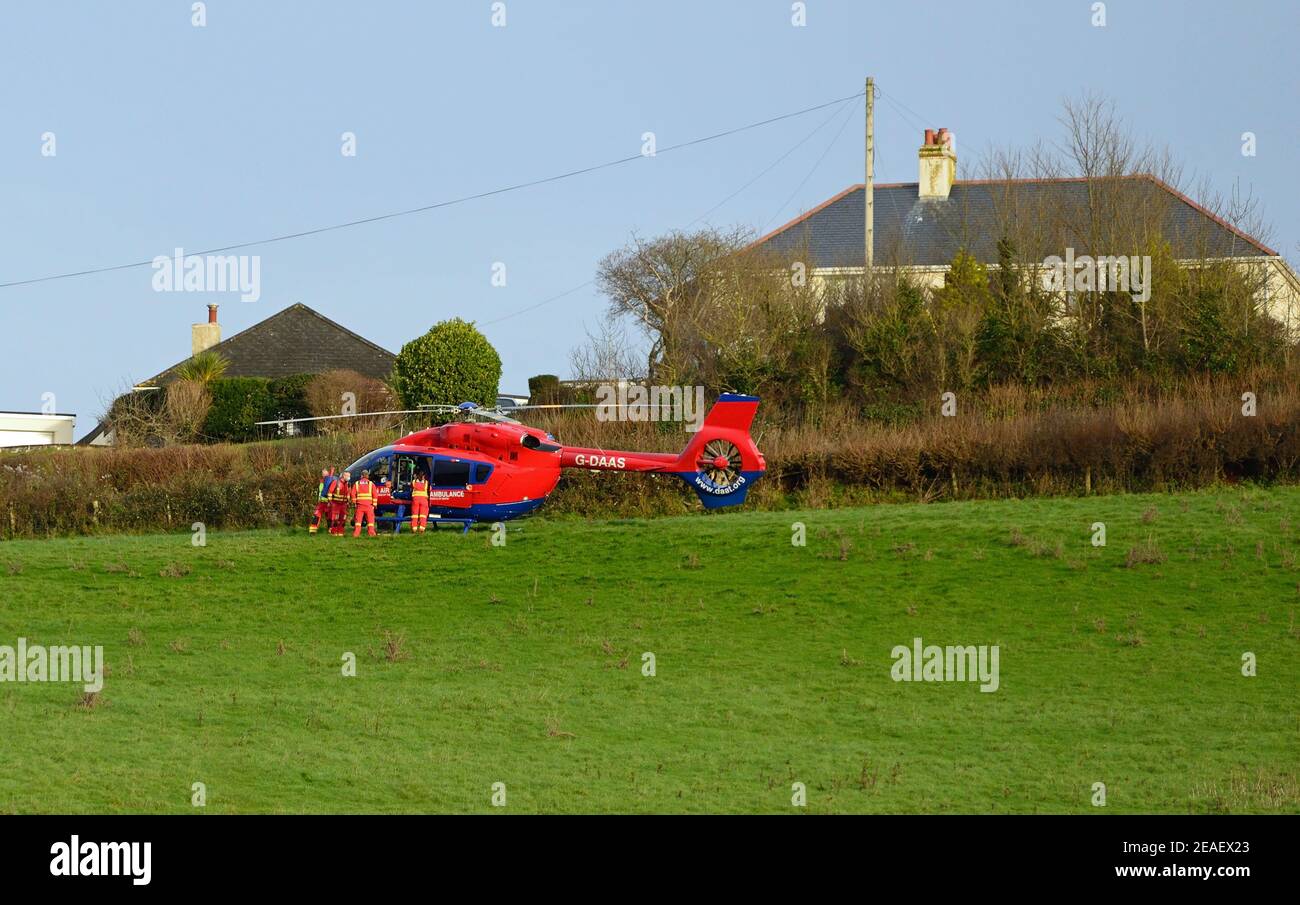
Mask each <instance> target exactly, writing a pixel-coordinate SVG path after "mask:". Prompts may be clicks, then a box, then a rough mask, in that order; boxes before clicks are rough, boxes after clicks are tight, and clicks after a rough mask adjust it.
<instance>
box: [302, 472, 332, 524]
mask: <svg viewBox="0 0 1300 905" xmlns="http://www.w3.org/2000/svg"><path fill="white" fill-rule="evenodd" d="M333 484H334V469H332V468H322V469H321V472H320V483H319V484H317V485H316V512H315V514H314V515H312V517H311V524H310V525H308V526H307V532H308V533H309V534H315V533H316V529H317V528H319V527H320V526H321V522H324V523H325V527H326V528H327V529H328V528H329V525H330V510H331V508H332V506H333V504H332V503H331V502H330V488H331V486H332V485H333Z"/></svg>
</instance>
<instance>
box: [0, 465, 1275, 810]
mask: <svg viewBox="0 0 1300 905" xmlns="http://www.w3.org/2000/svg"><path fill="white" fill-rule="evenodd" d="M796 521H799V522H803V523H804V524H805V525H806V526H807V546H806V547H802V548H801V547H796V546H793V545H792V544H791V537H792V528H791V524H792V522H796ZM1094 522H1104V523H1105V524H1106V532H1107V545H1106V546H1105V547H1100V548H1099V547H1094V546H1093V545H1092V544H1091V543H1090V538H1091V525H1092V524H1093V523H1094ZM489 541H490V532H489V531H488V530H487V529H486V528H479V529H477V530H476V531H474V532H473V533H471V534H470V535H469V536H468V537H461V536H460V535H459V534H457V533H455V532H451V531H448V532H445V533H440V534H436V535H433V534H430V535H426V536H424V537H411V536H405V535H404V536H402V537H400V538H395V539H394V538H385V537H380V538H376V539H373V540H369V539H365V538H363V539H361V540H353V539H352V538H351V537H348V538H347V539H338V538H330V537H325V536H314V537H313V536H308V535H307V534H306V533H305V532H302V531H298V532H285V531H264V532H248V533H229V534H227V533H210V534H209V535H208V537H207V546H206V547H202V548H197V547H193V546H192V545H191V543H190V535H189V534H188V533H185V534H177V535H169V536H148V537H101V538H79V539H68V540H53V541H21V542H9V543H4V544H0V644H9V645H13V644H16V641H17V638H18V637H19V636H23V637H26V638H27V639H28V640H29V642H33V643H42V644H47V645H54V644H70V643H78V644H102V645H103V647H104V650H105V658H106V660H107V661H108V663H109V665H110V667H111V672H110V674H109V676H108V677H107V679H106V682H105V687H104V690H103V692H102V694H101V695H100V699H99V700H98V701H97V702H95V706H93V707H89V708H88V707H86V706H84V705H83V704H81V703H80V701H81V697H82V693H81V686H80V685H75V684H55V683H45V684H23V685H19V684H12V683H4V684H0V738H2V739H3V741H2V742H0V756H2V757H3V769H0V812H33V811H39V812H51V811H52V812H83V811H93V812H101V811H110V812H116V811H167V812H191V811H193V810H194V808H192V806H191V803H190V798H191V785H192V783H195V782H200V781H201V782H203V783H205V784H206V787H207V796H208V797H207V807H206V810H207V811H208V812H217V813H220V812H247V811H271V812H299V811H327V812H340V811H342V812H353V811H361V812H394V811H421V812H428V811H434V812H441V811H482V812H488V811H495V810H496V809H494V808H493V807H492V806H491V805H490V796H491V787H492V785H493V783H496V782H503V783H505V784H506V788H507V805H506V807H505V809H504V810H506V811H510V812H536V811H545V812H551V811H563V812H575V811H576V812H590V811H638V812H639V811H668V812H676V811H691V812H714V811H727V812H731V811H743V812H750V811H759V812H791V811H794V810H795V809H794V808H792V806H791V794H792V793H791V785H792V783H795V782H802V783H804V784H806V787H807V808H806V811H807V812H814V813H815V812H912V811H925V812H954V811H955V812H986V811H994V812H1044V811H1047V812H1087V813H1094V812H1098V811H1102V812H1130V811H1143V812H1186V811H1192V812H1218V811H1231V812H1250V811H1285V812H1290V813H1296V812H1300V779H1298V777H1297V773H1298V771H1300V625H1298V624H1297V622H1296V610H1297V609H1300V570H1298V569H1297V561H1296V560H1297V550H1298V549H1300V490H1297V489H1273V490H1256V489H1251V490H1226V491H1219V492H1206V493H1194V494H1186V495H1181V496H1116V497H1098V498H1091V499H1056V500H1034V501H1022V502H972V503H946V504H940V505H930V506H920V505H898V506H877V507H873V508H866V509H846V510H838V511H815V512H797V513H746V512H737V513H728V514H726V515H723V516H720V517H707V516H703V515H700V516H694V517H685V518H666V519H659V520H622V521H613V522H597V523H584V522H578V521H568V520H543V519H533V520H530V521H525V522H520V523H515V524H514V525H512V527H511V531H510V534H509V535H508V542H507V543H506V545H505V546H504V547H494V546H492V545H491V544H490V542H489ZM1134 548H1138V549H1139V550H1146V551H1147V552H1148V553H1151V554H1153V555H1150V556H1146V557H1141V556H1136V557H1132V558H1133V559H1143V558H1145V559H1148V560H1154V561H1148V562H1136V561H1135V562H1133V564H1132V565H1128V562H1129V560H1130V558H1131V557H1130V551H1131V550H1133V549H1134ZM1161 557H1164V559H1163V561H1159V560H1160V558H1161ZM160 573H167V574H160ZM386 633H387V637H388V638H390V639H392V638H395V637H398V636H402V637H403V639H404V640H403V641H402V642H401V648H402V649H401V650H400V651H399V652H398V654H397V656H395V657H392V658H390V657H389V656H387V655H386V653H385V650H384V648H385V637H386ZM917 636H920V637H922V638H924V640H925V642H926V643H927V644H930V643H933V644H940V645H947V644H963V645H966V644H973V645H982V644H989V645H993V644H996V645H999V647H1000V684H1001V687H1000V688H999V690H998V691H996V692H995V693H992V694H983V693H981V692H980V691H979V689H978V688H977V687H976V685H974V684H969V683H966V684H959V683H942V684H941V683H916V682H898V683H896V682H894V681H892V679H891V677H890V667H891V665H892V663H893V661H892V660H891V658H890V651H891V649H892V648H893V647H894V646H895V645H899V644H903V645H910V644H911V641H912V639H913V638H914V637H917ZM1246 651H1250V652H1253V653H1254V654H1255V655H1256V657H1257V658H1258V675H1257V676H1255V677H1253V678H1247V677H1243V675H1242V670H1241V663H1242V655H1243V653H1244V652H1246ZM345 652H353V653H355V655H356V658H357V672H358V675H357V676H356V677H355V678H345V677H344V676H343V675H342V674H341V657H342V656H343V654H344V653H345ZM644 652H653V654H654V655H655V658H656V671H657V674H656V675H655V676H653V677H647V676H643V675H642V670H641V666H642V654H643V653H644ZM1096 782H1104V783H1105V784H1106V787H1107V804H1106V807H1105V808H1094V807H1093V805H1092V804H1091V799H1092V794H1093V792H1092V786H1093V784H1094V783H1096Z"/></svg>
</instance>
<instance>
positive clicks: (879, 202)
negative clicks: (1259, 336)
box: [751, 129, 1300, 330]
mask: <svg viewBox="0 0 1300 905" xmlns="http://www.w3.org/2000/svg"><path fill="white" fill-rule="evenodd" d="M956 176H957V156H956V153H955V151H954V150H953V148H952V144H951V141H950V140H949V136H948V133H947V130H945V129H939V130H933V129H927V130H926V132H925V139H924V143H923V144H922V146H921V148H920V150H919V152H918V181H917V182H905V183H888V184H876V185H875V187H874V190H873V205H872V207H873V211H874V213H873V223H874V226H873V230H874V235H875V240H874V243H873V246H874V255H873V258H874V261H873V263H874V266H875V267H876V268H878V269H888V270H893V271H901V272H905V273H907V274H908V275H909V276H910V277H911V278H912V279H913V280H914V281H916V282H918V283H919V284H921V285H924V286H929V287H936V286H941V285H943V281H944V274H945V273H946V272H947V271H948V268H949V266H950V264H951V262H952V260H953V258H954V257H955V256H956V255H957V253H958V251H959V250H960V251H965V252H966V253H967V254H969V255H972V256H973V257H974V258H976V259H977V260H978V261H979V262H980V263H982V264H984V265H987V266H991V267H996V266H997V263H998V242H999V240H1000V239H1002V238H1011V239H1013V241H1015V240H1017V239H1018V240H1019V251H1021V252H1025V253H1029V254H1031V255H1036V258H1035V260H1039V261H1045V260H1046V259H1047V257H1048V256H1051V255H1056V256H1061V257H1064V256H1065V255H1066V254H1067V249H1073V254H1077V255H1084V254H1088V255H1093V256H1115V255H1133V254H1142V253H1144V250H1141V249H1134V248H1089V247H1088V245H1089V241H1088V239H1087V238H1085V235H1086V234H1087V232H1088V229H1087V225H1088V224H1089V222H1090V221H1089V219H1088V218H1089V215H1090V213H1091V212H1092V211H1094V210H1098V209H1100V210H1104V211H1105V212H1107V214H1108V215H1109V214H1113V213H1116V212H1118V214H1119V216H1116V217H1115V219H1116V220H1123V221H1124V223H1123V224H1122V225H1121V228H1117V229H1116V230H1115V233H1116V234H1119V233H1120V232H1122V227H1123V226H1127V227H1136V229H1131V230H1130V232H1131V233H1132V232H1137V233H1145V234H1159V235H1161V236H1162V237H1163V238H1164V239H1165V240H1166V241H1167V242H1169V244H1170V247H1171V249H1172V252H1173V255H1174V257H1175V258H1176V259H1177V260H1178V261H1179V262H1181V263H1186V264H1188V265H1190V264H1192V263H1193V262H1195V263H1198V264H1199V263H1202V262H1204V261H1205V260H1207V259H1209V260H1221V261H1231V262H1233V263H1235V264H1237V265H1239V266H1242V267H1246V268H1252V269H1254V270H1255V274H1256V275H1257V276H1258V277H1259V279H1258V281H1257V283H1258V285H1260V286H1261V291H1262V292H1263V293H1264V295H1265V297H1264V298H1263V299H1261V303H1262V304H1263V305H1264V306H1265V307H1266V309H1267V310H1268V311H1269V313H1270V314H1271V315H1272V316H1273V317H1274V318H1276V319H1277V320H1279V321H1280V322H1282V323H1283V324H1285V325H1287V327H1288V328H1290V329H1292V330H1295V329H1296V328H1297V327H1298V326H1300V278H1297V276H1296V274H1295V272H1294V271H1292V270H1291V268H1290V267H1289V266H1288V265H1287V263H1286V262H1285V261H1284V260H1283V259H1282V257H1281V256H1280V255H1279V254H1278V253H1277V252H1276V251H1273V250H1272V249H1271V248H1269V247H1267V246H1266V245H1264V244H1263V243H1262V242H1260V241H1258V240H1257V239H1255V238H1254V237H1252V236H1250V235H1247V234H1246V233H1244V232H1242V231H1241V230H1239V229H1237V228H1236V227H1234V226H1232V225H1231V224H1229V223H1227V222H1226V221H1225V220H1223V219H1222V218H1220V217H1218V216H1217V215H1215V214H1214V213H1212V212H1211V211H1209V210H1207V209H1206V208H1205V207H1203V206H1201V205H1200V204H1197V203H1196V202H1195V201H1193V200H1192V199H1190V198H1188V197H1187V196H1185V195H1183V194H1181V193H1180V192H1178V191H1176V190H1175V189H1174V188H1172V187H1171V186H1169V185H1167V184H1166V183H1164V182H1163V181H1161V180H1160V179H1158V178H1156V177H1155V176H1151V175H1146V174H1143V175H1134V176H1122V177H1102V178H1096V179H1091V180H1089V179H1085V178H1082V177H1078V178H1055V179H992V180H990V179H974V180H971V179H966V180H962V179H957V178H956ZM865 196H866V192H865V188H864V186H863V185H853V186H850V187H849V188H847V189H845V190H844V191H842V192H840V193H839V194H838V195H835V196H834V197H833V198H830V199H828V200H826V201H824V202H822V203H821V204H819V205H817V206H816V207H814V208H813V209H812V210H810V211H808V212H807V213H805V214H803V215H801V216H799V217H796V218H795V219H794V220H791V221H790V222H789V223H786V224H785V225H784V226H781V227H778V228H777V229H775V230H773V231H772V232H770V233H768V234H767V235H765V236H763V237H762V238H760V239H758V240H757V241H756V242H755V243H753V245H752V246H751V248H755V249H762V250H765V251H768V252H771V253H773V254H775V255H777V256H779V257H780V258H782V259H783V260H787V261H791V262H802V263H803V264H804V265H805V267H806V268H807V272H808V275H809V276H810V277H811V278H812V280H814V281H820V282H821V283H823V284H824V283H825V282H826V281H828V280H833V279H835V278H836V277H847V276H852V275H855V274H857V275H860V274H862V273H863V271H864V269H865V267H864V259H865V255H866V252H865V246H866V239H865V237H866V226H865V219H866V210H865V208H866V204H865ZM1097 219H1099V218H1096V217H1095V215H1094V219H1093V220H1092V221H1091V224H1092V225H1093V226H1094V227H1095V226H1096V224H1097ZM1100 219H1104V218H1100ZM1106 230H1107V226H1106V224H1104V223H1103V224H1102V226H1101V230H1100V231H1102V232H1105V231H1106ZM1112 241H1115V240H1112ZM1102 242H1103V243H1104V242H1105V240H1104V239H1103V240H1102Z"/></svg>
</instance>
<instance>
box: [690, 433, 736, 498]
mask: <svg viewBox="0 0 1300 905" xmlns="http://www.w3.org/2000/svg"><path fill="white" fill-rule="evenodd" d="M698 464H699V467H700V471H701V473H703V474H704V476H705V477H707V478H708V479H709V480H710V481H712V482H713V484H714V485H715V486H717V487H730V486H731V485H732V484H734V483H736V480H737V479H738V478H739V477H740V465H741V459H740V450H739V449H737V448H736V444H734V443H732V442H731V441H730V440H722V439H717V440H710V441H709V442H708V443H706V444H705V445H704V451H703V452H702V453H701V454H700V459H699V463H698Z"/></svg>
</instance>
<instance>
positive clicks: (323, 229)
mask: <svg viewBox="0 0 1300 905" xmlns="http://www.w3.org/2000/svg"><path fill="white" fill-rule="evenodd" d="M861 96H862V92H858V93H857V94H851V95H849V96H848V97H841V98H836V99H835V100H833V101H827V102H825V103H823V104H817V105H815V106H812V107H805V108H804V109H802V110H795V111H794V112H792V113H783V114H781V115H779V116H773V117H770V118H768V119H764V120H760V121H759V122H754V123H749V124H748V125H744V126H738V127H736V128H734V129H727V130H725V131H722V132H715V133H713V134H712V135H706V136H704V137H702V138H695V139H692V140H690V141H684V142H681V143H679V144H675V145H669V146H668V147H666V148H660V149H658V150H657V151H656V152H655V153H656V156H657V155H659V154H667V153H669V152H672V151H680V150H682V149H684V148H690V147H694V146H695V145H700V144H704V143H705V142H709V141H716V140H717V139H720V138H726V137H728V136H731V135H736V134H738V133H740V132H747V131H749V130H750V129H757V128H759V127H760V126H767V125H771V124H772V123H776V122H780V121H781V120H785V119H791V118H793V117H796V116H803V115H804V114H807V113H814V112H816V111H817V110H824V109H825V108H827V107H831V106H834V105H836V104H842V103H844V102H846V101H850V100H852V99H853V98H855V97H861ZM645 157H646V155H644V154H639V153H638V154H632V155H629V156H627V157H620V158H618V159H617V160H609V161H606V162H605V163H598V164H595V165H593V166H588V167H582V168H580V169H576V170H569V171H568V172H565V173H557V174H556V175H553V176H546V177H544V178H542V179H533V180H530V181H528V182H518V183H514V184H513V185H507V186H503V187H501V188H496V189H492V190H490V191H486V192H477V193H475V194H473V195H464V196H462V197H459V198H452V199H448V200H446V201H437V202H434V203H432V204H425V205H421V206H420V207H412V208H407V209H406V210H400V211H392V212H389V213H386V214H377V215H375V216H373V217H362V218H360V219H357V220H347V221H344V222H342V223H335V224H331V225H329V226H320V227H316V228H315V229H306V230H301V231H299V232H294V233H285V234H283V235H279V236H271V237H270V238H266V239H256V240H253V241H250V242H237V243H235V244H232V245H223V246H221V247H220V248H209V249H205V250H203V251H197V252H193V253H192V256H196V257H197V256H202V255H211V254H219V253H221V252H227V251H237V250H239V249H242V248H252V247H254V246H258V245H270V244H271V243H273V242H285V241H288V240H290V239H302V238H305V237H307V236H316V235H320V234H321V233H327V232H333V231H335V230H340V229H348V228H350V227H353V226H362V225H365V224H368V223H378V222H380V221H382V220H392V219H394V218H397V217H407V216H410V215H412V214H420V213H425V212H427V211H432V210H438V209H439V208H444V207H451V206H453V205H456V204H464V203H466V202H468V201H477V200H480V199H483V198H490V197H492V196H494V195H503V194H505V193H507V192H515V191H520V190H521V189H527V188H535V187H537V186H540V185H546V184H548V183H552V182H559V181H560V180H563V179H571V178H573V177H575V176H583V175H586V174H588V173H594V172H596V171H598V170H605V169H609V168H610V167H616V166H620V165H622V164H625V163H631V162H632V161H634V160H643V159H645ZM153 261H154V259H153V258H150V259H148V260H146V261H132V262H130V263H128V264H115V265H111V266H107V267H90V268H86V269H85V270H75V271H69V272H67V273H57V274H52V275H50V276H44V277H34V278H32V279H28V280H14V281H12V282H8V283H0V289H9V288H12V287H14V286H30V285H32V284H34V283H48V282H51V281H53V280H64V279H70V278H72V277H80V276H89V275H91V274H97V273H110V272H113V271H117V270H129V269H131V268H133V267H144V266H146V265H150V264H152V263H153Z"/></svg>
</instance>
